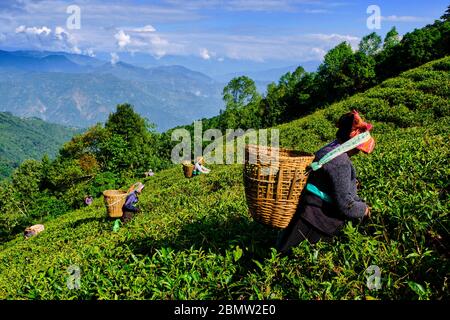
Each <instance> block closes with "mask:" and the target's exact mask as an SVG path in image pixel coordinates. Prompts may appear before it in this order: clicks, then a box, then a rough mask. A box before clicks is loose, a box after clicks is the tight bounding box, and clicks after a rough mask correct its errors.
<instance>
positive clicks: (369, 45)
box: [359, 29, 395, 56]
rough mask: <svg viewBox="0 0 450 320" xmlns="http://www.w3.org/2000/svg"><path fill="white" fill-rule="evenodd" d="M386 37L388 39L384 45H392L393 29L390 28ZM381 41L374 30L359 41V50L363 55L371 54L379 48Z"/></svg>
mask: <svg viewBox="0 0 450 320" xmlns="http://www.w3.org/2000/svg"><path fill="white" fill-rule="evenodd" d="M386 38H387V40H388V43H387V44H386V45H387V46H388V47H389V46H391V45H392V40H393V39H395V31H393V30H392V29H391V31H390V32H389V33H388V34H387V35H386ZM381 42H382V40H381V37H380V36H379V35H378V34H377V33H376V32H372V33H371V34H368V35H367V36H365V37H363V38H362V40H361V42H360V43H359V51H360V52H361V53H363V54H364V55H367V56H373V55H375V54H376V53H377V52H378V51H379V50H380V47H381Z"/></svg>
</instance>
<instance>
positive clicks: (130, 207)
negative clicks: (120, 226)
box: [121, 182, 145, 224]
mask: <svg viewBox="0 0 450 320" xmlns="http://www.w3.org/2000/svg"><path fill="white" fill-rule="evenodd" d="M144 187H145V185H144V184H142V183H141V182H138V183H136V184H134V185H133V186H132V187H131V188H130V190H129V191H128V196H127V198H126V200H125V204H124V205H123V208H122V210H123V215H122V217H121V221H122V222H123V223H124V224H126V223H128V222H129V221H130V220H131V219H133V216H134V215H135V214H136V213H138V212H139V211H140V209H139V208H136V207H135V204H136V203H137V202H138V201H139V197H138V196H139V194H141V192H142V189H144Z"/></svg>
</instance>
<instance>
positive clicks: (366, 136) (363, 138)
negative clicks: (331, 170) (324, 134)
mask: <svg viewBox="0 0 450 320" xmlns="http://www.w3.org/2000/svg"><path fill="white" fill-rule="evenodd" d="M369 140H370V133H369V131H366V132H363V133H361V134H358V135H357V136H355V137H354V138H351V139H350V140H348V141H347V142H344V143H343V144H341V145H340V146H339V147H337V148H335V149H333V150H331V151H330V152H328V153H327V154H326V155H324V156H323V157H322V158H321V159H320V160H319V161H317V162H313V163H311V166H310V167H311V169H312V170H313V171H316V170H319V169H320V168H322V166H323V165H324V164H325V163H327V162H329V161H331V160H333V159H334V158H336V157H338V156H340V155H341V154H343V153H346V152H347V151H350V150H352V149H354V148H356V147H357V146H359V145H360V144H362V143H364V142H367V141H369Z"/></svg>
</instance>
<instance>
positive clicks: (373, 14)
mask: <svg viewBox="0 0 450 320" xmlns="http://www.w3.org/2000/svg"><path fill="white" fill-rule="evenodd" d="M366 12H367V14H370V16H369V17H368V18H367V21H366V25H367V28H368V29H369V30H374V29H378V30H379V29H381V8H380V7H379V6H377V5H375V4H372V5H370V6H368V7H367V11H366Z"/></svg>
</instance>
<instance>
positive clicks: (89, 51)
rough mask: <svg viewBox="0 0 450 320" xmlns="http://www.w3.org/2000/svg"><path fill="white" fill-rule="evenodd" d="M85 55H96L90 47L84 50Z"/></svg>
mask: <svg viewBox="0 0 450 320" xmlns="http://www.w3.org/2000/svg"><path fill="white" fill-rule="evenodd" d="M83 53H84V54H85V55H87V56H89V57H92V58H93V57H95V52H94V50H93V49H92V48H89V49H87V50H84V52H83Z"/></svg>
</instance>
